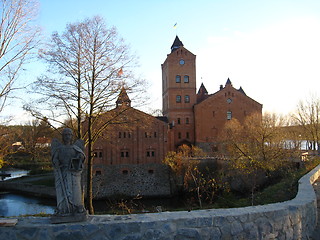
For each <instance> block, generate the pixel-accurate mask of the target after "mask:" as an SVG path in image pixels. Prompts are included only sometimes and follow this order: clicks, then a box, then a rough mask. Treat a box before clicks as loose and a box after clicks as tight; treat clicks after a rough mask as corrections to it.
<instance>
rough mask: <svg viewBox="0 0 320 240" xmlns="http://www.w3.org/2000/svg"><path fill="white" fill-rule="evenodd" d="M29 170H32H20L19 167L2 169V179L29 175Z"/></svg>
mask: <svg viewBox="0 0 320 240" xmlns="http://www.w3.org/2000/svg"><path fill="white" fill-rule="evenodd" d="M29 172H30V171H28V170H18V169H11V170H4V171H0V176H1V177H0V181H5V180H9V179H13V178H19V177H23V176H27V175H28V174H29Z"/></svg>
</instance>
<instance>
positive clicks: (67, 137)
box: [62, 128, 73, 145]
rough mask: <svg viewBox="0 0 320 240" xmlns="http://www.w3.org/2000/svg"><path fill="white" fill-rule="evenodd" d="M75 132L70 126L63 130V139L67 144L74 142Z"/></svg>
mask: <svg viewBox="0 0 320 240" xmlns="http://www.w3.org/2000/svg"><path fill="white" fill-rule="evenodd" d="M72 137H73V132H72V130H71V129H70V128H65V129H63V130H62V141H63V143H64V144H66V145H70V144H71V142H72Z"/></svg>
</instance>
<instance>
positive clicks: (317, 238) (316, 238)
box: [311, 178, 320, 240]
mask: <svg viewBox="0 0 320 240" xmlns="http://www.w3.org/2000/svg"><path fill="white" fill-rule="evenodd" d="M313 188H314V190H315V192H316V195H317V199H318V200H317V206H318V224H317V227H316V229H315V230H314V232H313V235H312V238H311V239H312V240H320V178H318V180H317V181H316V182H315V183H314V184H313Z"/></svg>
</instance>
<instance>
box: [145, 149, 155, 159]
mask: <svg viewBox="0 0 320 240" xmlns="http://www.w3.org/2000/svg"><path fill="white" fill-rule="evenodd" d="M154 156H155V152H154V151H150V150H147V157H154Z"/></svg>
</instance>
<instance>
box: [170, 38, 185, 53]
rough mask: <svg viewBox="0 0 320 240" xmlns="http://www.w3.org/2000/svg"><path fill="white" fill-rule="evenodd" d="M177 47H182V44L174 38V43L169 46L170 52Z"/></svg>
mask: <svg viewBox="0 0 320 240" xmlns="http://www.w3.org/2000/svg"><path fill="white" fill-rule="evenodd" d="M179 47H183V43H182V42H181V41H180V39H179V37H178V36H176V38H175V39H174V42H173V44H172V46H171V52H173V51H174V50H176V49H178V48H179Z"/></svg>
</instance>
